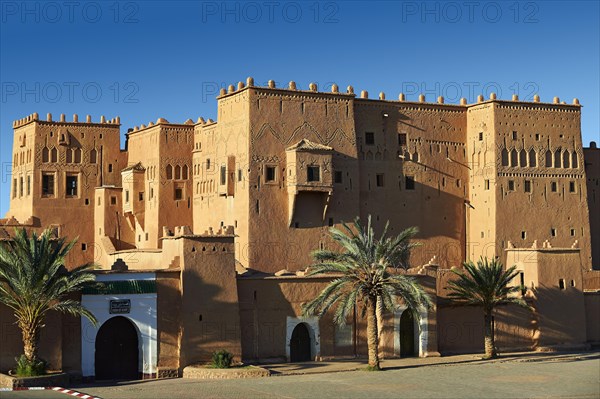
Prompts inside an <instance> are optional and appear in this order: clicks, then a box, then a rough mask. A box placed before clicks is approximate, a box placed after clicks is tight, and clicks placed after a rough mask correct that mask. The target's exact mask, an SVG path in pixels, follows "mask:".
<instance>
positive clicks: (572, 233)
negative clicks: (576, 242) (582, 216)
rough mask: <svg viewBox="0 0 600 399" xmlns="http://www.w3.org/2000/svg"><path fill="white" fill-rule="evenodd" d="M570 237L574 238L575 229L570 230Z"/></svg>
mask: <svg viewBox="0 0 600 399" xmlns="http://www.w3.org/2000/svg"><path fill="white" fill-rule="evenodd" d="M571 237H575V229H571Z"/></svg>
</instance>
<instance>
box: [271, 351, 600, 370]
mask: <svg viewBox="0 0 600 399" xmlns="http://www.w3.org/2000/svg"><path fill="white" fill-rule="evenodd" d="M481 357H482V354H468V355H452V356H440V357H425V358H423V357H409V358H403V359H387V360H382V362H381V366H382V368H384V369H386V370H394V369H403V368H412V367H423V366H447V365H451V364H484V363H485V364H489V363H502V362H535V361H571V360H584V359H599V358H600V352H508V353H502V354H500V357H499V358H497V359H492V360H482V358H481ZM260 366H261V367H264V368H266V369H268V370H270V371H271V373H272V375H273V376H277V375H299V374H318V373H337V372H344V371H358V370H363V369H365V368H366V366H367V360H366V359H348V360H333V361H322V362H304V363H277V364H261V365H260Z"/></svg>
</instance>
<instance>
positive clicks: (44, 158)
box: [42, 147, 50, 163]
mask: <svg viewBox="0 0 600 399" xmlns="http://www.w3.org/2000/svg"><path fill="white" fill-rule="evenodd" d="M49 160H50V151H48V148H46V147H44V148H42V162H44V163H46V162H48V161H49Z"/></svg>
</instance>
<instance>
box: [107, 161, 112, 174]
mask: <svg viewBox="0 0 600 399" xmlns="http://www.w3.org/2000/svg"><path fill="white" fill-rule="evenodd" d="M111 172H112V163H109V164H108V173H111Z"/></svg>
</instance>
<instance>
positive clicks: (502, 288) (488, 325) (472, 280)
mask: <svg viewBox="0 0 600 399" xmlns="http://www.w3.org/2000/svg"><path fill="white" fill-rule="evenodd" d="M463 266H464V268H465V270H466V273H465V272H464V271H462V270H459V271H457V270H454V269H452V272H453V273H454V274H455V275H456V276H457V279H455V280H450V281H449V282H448V287H447V288H448V289H450V293H449V294H448V296H449V297H450V298H451V299H452V300H454V301H456V302H457V303H460V304H465V305H474V306H481V307H482V308H483V320H484V326H485V328H484V331H485V358H486V359H491V358H495V357H497V356H498V353H497V351H496V345H495V340H494V331H493V329H494V326H493V319H492V312H493V310H494V308H495V307H496V306H498V305H503V304H515V305H518V306H521V307H524V308H527V309H530V310H531V307H530V306H529V305H528V304H527V302H525V300H523V298H522V296H521V295H520V293H522V292H524V291H523V290H524V287H522V286H520V285H515V286H509V284H510V282H511V281H512V280H513V279H514V278H515V277H516V276H517V275H518V274H519V271H517V270H516V266H512V267H510V268H509V269H507V270H504V266H503V265H502V263H501V262H500V261H499V260H498V259H497V258H494V259H492V260H488V259H487V258H480V259H479V260H478V261H477V266H476V265H474V264H473V262H472V261H468V262H464V263H463Z"/></svg>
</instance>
